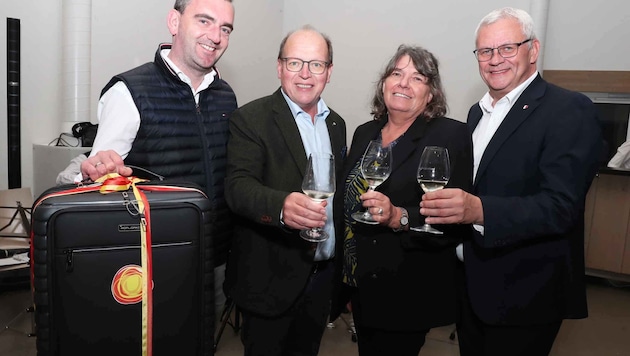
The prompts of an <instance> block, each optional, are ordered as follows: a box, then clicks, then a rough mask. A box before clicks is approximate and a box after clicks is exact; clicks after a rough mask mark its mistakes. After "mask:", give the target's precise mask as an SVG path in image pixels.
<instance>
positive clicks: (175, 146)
mask: <svg viewBox="0 0 630 356" xmlns="http://www.w3.org/2000/svg"><path fill="white" fill-rule="evenodd" d="M233 22H234V7H233V5H232V1H231V0H177V1H175V5H174V8H173V9H172V10H170V12H169V14H168V17H167V26H168V29H169V31H170V33H171V35H172V44H160V45H159V47H158V49H157V52H156V54H155V59H154V61H153V62H150V63H146V64H144V65H141V66H139V67H137V68H134V69H131V70H130V71H128V72H125V73H121V74H118V75H116V76H114V77H113V78H112V79H111V80H110V82H109V83H108V84H107V85H106V86H105V87H104V88H103V91H102V92H101V98H100V100H99V103H98V112H97V114H98V120H99V128H98V132H97V135H96V139H95V140H94V146H93V148H92V151H91V154H90V157H89V158H88V159H87V160H85V161H83V162H82V164H81V173H82V177H80V178H79V180H80V179H87V178H90V179H92V180H95V179H97V178H99V177H101V176H103V175H105V174H107V173H112V172H115V173H119V174H121V175H123V176H129V175H132V174H133V175H134V176H141V175H142V172H140V171H139V170H137V169H136V170H135V171H132V169H131V168H130V167H128V166H129V165H132V166H136V167H142V168H143V169H146V170H149V171H152V172H154V173H157V174H159V175H161V176H164V177H166V178H169V179H173V180H181V181H188V182H193V183H196V184H198V185H199V186H200V187H201V188H202V189H203V191H204V192H205V193H206V194H207V195H208V197H209V198H210V201H212V204H213V211H214V212H215V214H213V221H212V224H211V226H210V229H211V234H212V241H213V249H214V265H215V266H216V267H215V291H216V292H215V294H216V298H215V304H216V305H217V308H220V306H222V305H223V303H224V298H225V297H224V296H223V293H222V288H221V286H222V284H223V277H224V275H225V272H224V271H225V262H226V260H227V252H228V249H229V246H230V242H231V238H232V218H231V213H230V210H229V209H228V207H227V204H226V202H225V199H224V197H223V181H224V177H225V162H226V144H227V134H228V118H229V116H230V114H231V113H232V111H234V109H236V107H237V103H236V96H235V95H234V91H233V90H232V88H231V87H230V86H229V85H228V84H227V83H226V82H225V81H223V80H222V79H221V77H220V76H219V73H218V71H217V69H216V68H215V64H216V62H217V61H218V60H219V58H221V55H222V54H223V52H225V50H226V49H227V47H228V44H229V40H230V33H231V32H232V29H233Z"/></svg>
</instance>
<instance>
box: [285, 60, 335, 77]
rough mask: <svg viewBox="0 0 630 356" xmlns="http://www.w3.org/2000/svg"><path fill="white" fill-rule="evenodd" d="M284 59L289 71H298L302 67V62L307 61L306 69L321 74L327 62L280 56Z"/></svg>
mask: <svg viewBox="0 0 630 356" xmlns="http://www.w3.org/2000/svg"><path fill="white" fill-rule="evenodd" d="M280 60H281V61H284V65H285V67H286V68H287V70H288V71H289V72H299V71H301V70H302V67H304V63H308V70H309V72H311V73H313V74H322V73H324V72H325V71H326V68H327V67H328V62H324V61H315V60H313V61H303V60H301V59H299V58H280Z"/></svg>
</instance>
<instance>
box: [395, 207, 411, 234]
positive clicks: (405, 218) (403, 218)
mask: <svg viewBox="0 0 630 356" xmlns="http://www.w3.org/2000/svg"><path fill="white" fill-rule="evenodd" d="M400 213H401V215H400V227H399V228H398V229H392V230H393V231H394V232H399V231H402V230H404V229H405V227H407V225H409V214H408V213H407V209H405V208H400Z"/></svg>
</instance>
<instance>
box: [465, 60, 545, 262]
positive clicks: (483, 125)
mask: <svg viewBox="0 0 630 356" xmlns="http://www.w3.org/2000/svg"><path fill="white" fill-rule="evenodd" d="M536 75H538V72H536V73H534V74H532V75H531V76H530V77H529V78H527V80H526V81H524V82H523V83H521V84H520V85H519V86H517V87H516V88H514V89H513V90H512V91H511V92H509V93H507V95H505V96H504V97H502V98H501V99H499V100H497V102H496V103H495V104H494V105H492V101H493V100H494V99H493V98H492V97H491V96H490V93H489V92H487V93H486V94H485V95H484V96H483V98H481V100H480V101H479V107H480V108H481V112H482V113H483V115H482V116H481V120H479V123H478V124H477V126H476V127H475V131H473V134H472V141H473V164H474V166H473V182H474V181H475V178H476V177H477V170H478V169H479V164H480V163H481V159H482V158H483V153H484V152H485V151H486V148H487V147H488V144H489V143H490V140H492V137H493V136H494V134H495V133H496V132H497V129H499V126H501V123H502V122H503V120H504V119H505V116H506V115H507V114H508V112H509V111H510V109H512V106H514V103H515V102H516V101H517V100H518V98H519V97H520V96H521V94H522V93H523V91H524V90H525V88H527V86H529V84H530V83H531V82H532V81H533V80H534V78H536ZM473 228H474V229H475V230H477V231H479V233H481V235H483V233H484V228H483V225H477V224H473ZM456 252H457V257H458V258H459V259H460V260H461V261H463V260H464V255H463V247H462V244H459V245H458V246H457V248H456Z"/></svg>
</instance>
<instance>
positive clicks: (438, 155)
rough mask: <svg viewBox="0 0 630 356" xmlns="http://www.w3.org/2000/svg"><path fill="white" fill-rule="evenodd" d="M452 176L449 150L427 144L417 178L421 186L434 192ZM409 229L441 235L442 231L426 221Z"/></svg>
mask: <svg viewBox="0 0 630 356" xmlns="http://www.w3.org/2000/svg"><path fill="white" fill-rule="evenodd" d="M450 177H451V164H450V160H449V156H448V150H447V149H446V148H445V147H438V146H427V147H425V148H424V150H423V151H422V156H421V157H420V163H419V164H418V171H417V174H416V179H417V181H418V184H419V185H420V188H421V189H422V190H423V191H424V192H425V193H428V192H434V191H436V190H440V189H442V188H444V187H445V186H446V184H447V183H448V180H449V179H450ZM409 230H412V231H417V232H428V233H431V234H436V235H441V234H443V232H442V231H440V230H437V229H435V228H433V227H432V226H431V225H429V224H427V223H425V224H424V225H422V226H421V227H411V228H409Z"/></svg>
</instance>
